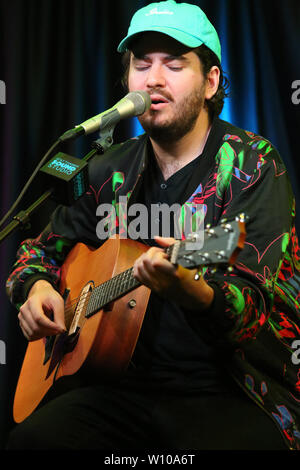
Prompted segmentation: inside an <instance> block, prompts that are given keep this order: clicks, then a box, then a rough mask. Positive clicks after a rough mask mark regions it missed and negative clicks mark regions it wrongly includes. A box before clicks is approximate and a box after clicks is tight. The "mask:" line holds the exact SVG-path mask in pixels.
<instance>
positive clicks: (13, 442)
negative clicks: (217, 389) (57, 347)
mask: <svg viewBox="0 0 300 470" xmlns="http://www.w3.org/2000/svg"><path fill="white" fill-rule="evenodd" d="M7 449H8V450H16V449H20V450H21V449H28V450H32V449H36V450H38V449H41V450H47V449H75V450H76V449H78V450H79V449H98V450H100V449H102V450H108V449H112V450H118V449H120V450H121V449H135V450H142V449H144V450H145V449H146V450H147V449H155V450H156V449H157V450H159V449H169V450H171V449H176V450H224V449H225V450H284V449H285V450H286V449H287V447H286V445H285V444H284V441H283V439H282V437H281V435H280V433H279V430H278V429H277V428H276V425H275V424H274V422H273V421H272V420H271V419H270V418H269V417H268V416H267V415H266V414H265V412H264V411H262V410H261V409H260V408H259V407H258V406H257V405H256V404H254V403H252V401H251V400H250V399H249V398H248V397H247V396H246V395H244V394H243V393H242V391H239V390H236V391H232V392H228V393H215V394H199V393H197V394H196V393H194V394H192V393H190V394H189V395H188V394H184V395H183V394H178V393H177V394H176V393H170V392H168V393H166V392H164V391H162V390H154V391H149V390H147V389H143V390H142V391H140V392H137V391H136V390H134V389H132V387H128V386H126V384H124V383H123V384H122V383H120V384H118V385H115V386H108V385H107V386H102V385H97V386H88V387H82V388H78V389H75V390H73V391H70V392H67V393H64V394H63V395H61V396H59V397H58V398H55V399H53V400H51V401H50V402H48V403H47V404H46V405H45V406H42V407H41V408H40V409H39V410H37V411H36V412H34V413H33V414H32V415H31V416H30V417H29V418H27V419H26V420H25V421H24V422H23V423H21V424H19V425H17V426H16V427H15V429H14V430H13V431H12V433H11V435H10V437H9V441H8V445H7Z"/></svg>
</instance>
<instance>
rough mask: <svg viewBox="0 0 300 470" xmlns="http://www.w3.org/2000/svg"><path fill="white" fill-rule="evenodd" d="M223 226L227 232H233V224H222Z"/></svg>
mask: <svg viewBox="0 0 300 470" xmlns="http://www.w3.org/2000/svg"><path fill="white" fill-rule="evenodd" d="M221 227H222V229H223V230H224V231H225V232H233V228H232V225H230V224H222V225H221Z"/></svg>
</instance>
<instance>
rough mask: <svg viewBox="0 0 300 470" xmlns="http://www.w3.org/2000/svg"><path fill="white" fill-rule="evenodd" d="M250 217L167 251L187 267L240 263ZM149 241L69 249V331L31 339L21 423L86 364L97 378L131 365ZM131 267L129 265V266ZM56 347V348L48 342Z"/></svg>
mask: <svg viewBox="0 0 300 470" xmlns="http://www.w3.org/2000/svg"><path fill="white" fill-rule="evenodd" d="M245 236H246V231H245V220H244V216H243V214H241V220H239V219H236V220H235V221H231V222H230V223H229V222H224V223H222V224H221V225H220V226H216V227H214V228H207V229H206V231H205V237H204V243H203V244H200V245H201V246H199V239H198V238H197V236H196V237H195V238H194V239H192V240H187V241H181V242H180V241H176V242H175V243H174V244H173V245H172V246H170V247H168V248H167V249H166V253H167V254H168V257H169V260H170V262H171V263H172V264H174V265H176V264H179V265H181V266H183V267H185V268H187V269H193V268H196V267H197V268H199V267H200V266H217V265H218V264H222V265H225V266H228V265H233V264H234V263H235V260H236V258H237V256H238V253H239V252H240V250H242V249H243V246H244V241H245ZM147 249H148V247H147V246H145V245H143V244H141V243H138V242H135V241H132V240H129V239H119V238H113V239H109V240H107V241H106V242H105V243H104V244H103V245H102V246H101V247H100V248H98V249H91V248H89V247H87V246H86V245H83V244H81V243H79V244H77V245H76V246H75V247H74V248H73V249H72V250H71V251H70V253H69V255H68V257H67V258H66V261H65V263H64V265H63V266H62V271H61V283H60V292H61V294H62V296H63V298H64V299H65V323H66V329H67V331H66V333H63V334H60V335H57V336H56V337H52V340H53V341H52V340H51V338H50V339H49V338H48V339H47V340H46V339H41V340H38V341H34V342H31V343H29V345H28V348H27V351H26V354H25V358H24V362H23V365H22V369H21V373H20V377H19V381H18V384H17V389H16V393H15V399H14V409H13V415H14V419H15V421H16V422H17V423H18V422H21V421H23V420H24V419H25V418H26V417H27V416H29V415H30V414H31V413H32V412H33V411H34V410H35V409H36V407H37V406H38V405H39V404H40V402H41V400H42V399H43V398H44V396H45V395H46V393H47V392H48V391H49V389H50V388H51V387H52V385H53V384H54V382H55V381H57V380H58V379H59V378H61V377H63V376H68V375H73V374H75V373H76V372H77V371H79V369H81V368H82V366H84V367H85V368H87V369H89V370H90V371H91V373H92V374H93V376H95V375H96V374H97V372H98V373H99V377H100V378H101V379H102V378H103V377H105V376H106V377H108V376H110V377H116V376H118V375H121V374H122V373H123V372H124V371H125V370H126V368H127V366H128V363H129V361H130V359H131V357H132V354H133V352H134V348H135V346H136V342H137V339H138V336H139V333H140V329H141V326H142V323H143V319H144V315H145V311H146V307H147V304H148V300H149V296H150V289H148V288H147V287H145V286H140V285H139V283H138V282H137V281H136V280H135V279H134V277H133V276H132V268H131V266H133V264H134V262H135V260H136V259H137V258H138V257H139V256H140V255H141V254H142V253H144V252H145V251H147ZM129 268H130V269H129ZM49 345H50V347H49Z"/></svg>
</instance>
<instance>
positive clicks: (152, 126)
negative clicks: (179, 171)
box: [139, 85, 205, 143]
mask: <svg viewBox="0 0 300 470" xmlns="http://www.w3.org/2000/svg"><path fill="white" fill-rule="evenodd" d="M204 90H205V87H204V85H203V86H202V87H201V88H200V89H196V90H193V91H192V92H191V93H190V94H189V95H188V96H187V97H184V98H183V99H182V100H180V101H179V102H178V103H177V104H176V105H175V106H174V108H173V109H174V112H173V116H172V117H171V118H168V119H166V120H165V121H164V122H162V123H159V122H158V123H156V119H155V117H156V115H157V114H158V113H159V112H160V111H154V110H149V111H148V112H147V113H145V114H144V115H142V116H140V118H139V121H140V123H141V125H142V127H143V129H144V130H145V132H146V133H147V134H148V135H149V137H151V138H152V139H153V140H155V141H156V142H160V143H168V142H174V141H177V140H180V139H181V138H182V137H184V136H185V135H186V134H188V133H189V132H190V131H192V130H193V129H194V127H195V124H196V121H197V119H198V117H199V114H200V112H201V110H202V109H203V108H204V104H205V95H204V93H205V91H204ZM155 91H157V92H158V93H159V94H160V95H162V96H165V97H166V98H169V97H168V96H166V95H164V94H163V93H162V92H161V91H160V90H153V93H154V92H155Z"/></svg>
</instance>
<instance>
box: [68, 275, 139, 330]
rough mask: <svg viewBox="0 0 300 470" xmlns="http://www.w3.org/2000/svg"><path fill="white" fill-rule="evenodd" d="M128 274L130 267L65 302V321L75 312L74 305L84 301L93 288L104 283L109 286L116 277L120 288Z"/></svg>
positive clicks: (126, 279)
mask: <svg viewBox="0 0 300 470" xmlns="http://www.w3.org/2000/svg"><path fill="white" fill-rule="evenodd" d="M128 274H130V275H131V274H132V268H130V269H128V270H127V271H124V272H122V273H119V274H117V275H116V276H114V277H113V278H111V279H108V280H107V281H105V282H104V283H102V284H100V285H99V286H96V287H94V289H93V290H91V291H88V292H86V293H85V294H80V295H79V296H78V297H75V298H74V299H72V302H71V303H68V302H67V307H66V309H65V312H64V314H65V320H66V321H69V320H70V319H72V317H73V316H74V313H75V312H74V307H76V306H77V304H78V303H79V302H85V301H86V298H87V297H88V296H90V297H91V295H92V293H93V292H94V290H95V289H97V288H99V287H102V286H105V285H106V286H109V283H113V282H116V280H117V279H118V280H119V279H120V281H119V286H120V287H121V288H124V286H125V284H126V283H127V282H128V280H130V279H128V277H127V278H126V276H127V275H128ZM111 288H113V285H112V286H111ZM104 289H105V287H104ZM104 292H105V291H104ZM113 300H114V299H111V300H110V301H108V302H107V303H106V304H104V305H107V304H108V303H109V302H112V301H113ZM104 305H103V306H100V307H99V310H101V308H103V307H104Z"/></svg>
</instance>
